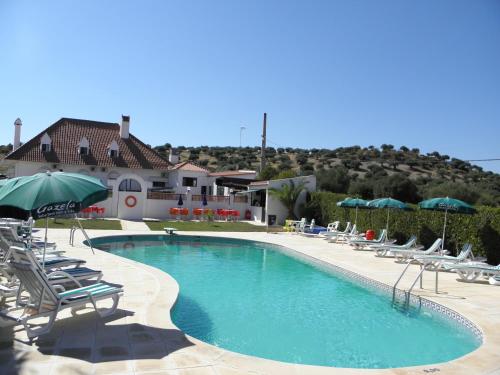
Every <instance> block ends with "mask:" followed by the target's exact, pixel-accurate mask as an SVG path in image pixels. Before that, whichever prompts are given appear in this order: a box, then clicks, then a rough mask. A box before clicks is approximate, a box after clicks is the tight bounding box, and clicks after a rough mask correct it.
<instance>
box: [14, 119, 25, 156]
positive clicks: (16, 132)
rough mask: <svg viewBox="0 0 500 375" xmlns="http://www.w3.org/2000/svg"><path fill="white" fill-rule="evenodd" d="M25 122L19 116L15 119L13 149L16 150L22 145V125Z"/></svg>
mask: <svg viewBox="0 0 500 375" xmlns="http://www.w3.org/2000/svg"><path fill="white" fill-rule="evenodd" d="M22 124H23V122H22V121H21V119H20V118H19V117H18V118H17V119H16V121H14V126H15V130H14V147H13V148H12V151H16V150H17V149H18V148H19V146H21V125H22Z"/></svg>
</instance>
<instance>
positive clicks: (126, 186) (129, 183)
mask: <svg viewBox="0 0 500 375" xmlns="http://www.w3.org/2000/svg"><path fill="white" fill-rule="evenodd" d="M118 191H135V192H140V191H142V189H141V184H140V183H139V182H137V181H136V180H134V179H133V178H127V179H125V180H123V181H122V182H120V186H118Z"/></svg>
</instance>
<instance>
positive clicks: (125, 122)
mask: <svg viewBox="0 0 500 375" xmlns="http://www.w3.org/2000/svg"><path fill="white" fill-rule="evenodd" d="M129 129H130V116H124V115H122V124H121V125H120V137H121V138H128V135H129Z"/></svg>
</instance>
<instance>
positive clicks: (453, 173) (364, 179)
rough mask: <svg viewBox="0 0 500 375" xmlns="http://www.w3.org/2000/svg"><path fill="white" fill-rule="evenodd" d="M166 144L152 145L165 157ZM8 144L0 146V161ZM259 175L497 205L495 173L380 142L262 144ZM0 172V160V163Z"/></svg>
mask: <svg viewBox="0 0 500 375" xmlns="http://www.w3.org/2000/svg"><path fill="white" fill-rule="evenodd" d="M171 147H172V146H171V145H170V144H169V143H167V144H164V145H162V146H156V147H154V149H155V150H156V151H158V152H159V153H160V154H161V155H162V156H164V157H165V158H168V154H169V151H170V149H171ZM11 149H12V145H10V144H9V145H0V160H1V159H3V158H4V157H5V155H7V154H8V152H10V150H11ZM176 150H177V152H178V153H179V155H180V161H186V160H190V161H193V162H195V163H196V164H198V165H200V166H202V167H205V168H207V169H209V170H210V171H225V170H234V169H253V170H257V171H259V168H260V147H257V146H256V147H242V148H239V147H213V146H199V147H184V146H179V147H176ZM266 161H267V167H266V168H265V169H264V170H263V171H261V172H260V173H259V178H261V179H276V178H287V177H294V176H300V175H310V174H315V175H316V177H317V181H318V189H319V190H322V191H327V192H332V193H341V194H349V195H351V196H357V197H361V198H364V199H373V198H377V197H385V196H391V197H393V198H396V199H400V200H403V201H405V202H410V203H416V202H418V201H420V200H421V199H425V198H429V197H436V196H451V197H454V198H458V199H461V200H464V201H466V202H468V203H471V204H478V205H489V206H497V207H498V206H500V175H499V174H496V173H493V172H487V171H484V170H483V169H482V168H481V167H479V166H477V165H474V164H471V163H469V162H467V161H464V160H460V159H457V158H454V157H450V156H448V155H441V154H440V153H439V152H437V151H434V152H431V153H426V154H424V153H421V152H420V150H419V149H417V148H412V149H409V148H408V147H405V146H401V147H399V148H396V147H394V146H393V145H389V144H383V145H381V146H380V147H375V146H369V147H360V146H351V147H340V148H337V149H334V150H329V149H317V148H312V149H301V148H291V147H287V148H273V147H268V148H266ZM0 173H1V165H0Z"/></svg>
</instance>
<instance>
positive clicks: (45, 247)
mask: <svg viewBox="0 0 500 375" xmlns="http://www.w3.org/2000/svg"><path fill="white" fill-rule="evenodd" d="M48 229H49V217H48V216H47V217H46V218H45V241H43V257H42V269H44V268H45V252H46V251H47V230H48Z"/></svg>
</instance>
